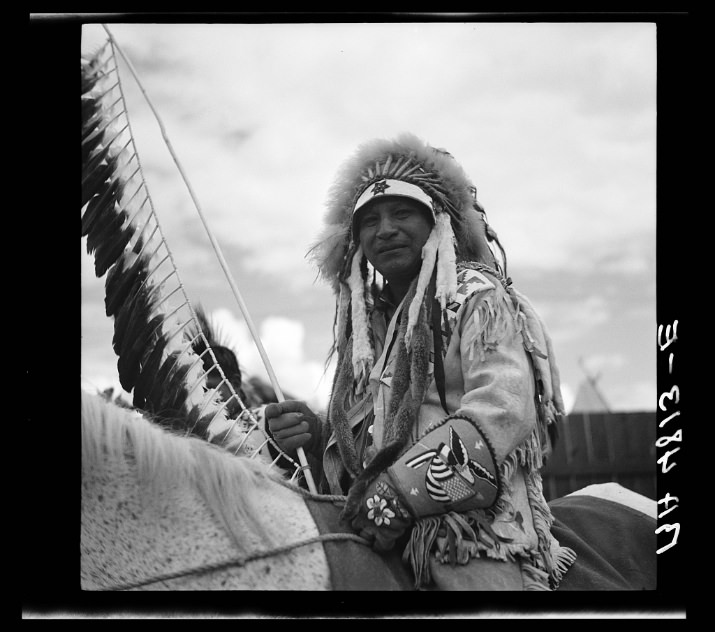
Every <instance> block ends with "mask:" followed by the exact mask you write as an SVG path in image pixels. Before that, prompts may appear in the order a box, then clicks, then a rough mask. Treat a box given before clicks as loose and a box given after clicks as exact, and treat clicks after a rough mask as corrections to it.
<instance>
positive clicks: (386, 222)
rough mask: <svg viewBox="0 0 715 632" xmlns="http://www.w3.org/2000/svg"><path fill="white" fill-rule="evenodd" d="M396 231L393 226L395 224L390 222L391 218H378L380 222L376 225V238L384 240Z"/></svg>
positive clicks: (395, 227)
mask: <svg viewBox="0 0 715 632" xmlns="http://www.w3.org/2000/svg"><path fill="white" fill-rule="evenodd" d="M396 231H397V226H396V225H395V222H393V221H392V218H391V217H389V216H385V217H381V218H380V221H379V222H378V224H377V236H378V237H382V238H383V239H384V238H385V237H389V236H390V235H393V234H394V233H395V232H396Z"/></svg>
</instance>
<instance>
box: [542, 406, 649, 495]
mask: <svg viewBox="0 0 715 632" xmlns="http://www.w3.org/2000/svg"><path fill="white" fill-rule="evenodd" d="M655 441H656V414H655V412H634V413H573V414H571V415H568V417H566V418H564V419H563V421H562V423H561V424H560V426H559V439H558V441H557V443H556V448H555V450H554V453H553V454H552V455H551V458H550V459H549V461H548V462H547V464H546V466H545V467H544V469H543V470H542V477H543V480H544V496H545V497H546V499H547V500H553V499H554V498H559V497H560V496H565V495H566V494H569V493H571V492H573V491H576V490H577V489H580V488H582V487H585V486H586V485H591V484H592V483H607V482H609V481H613V482H616V483H620V484H621V485H623V486H624V487H627V488H628V489H631V490H633V491H634V492H638V493H639V494H643V495H644V496H648V497H649V498H652V499H654V500H656V448H655Z"/></svg>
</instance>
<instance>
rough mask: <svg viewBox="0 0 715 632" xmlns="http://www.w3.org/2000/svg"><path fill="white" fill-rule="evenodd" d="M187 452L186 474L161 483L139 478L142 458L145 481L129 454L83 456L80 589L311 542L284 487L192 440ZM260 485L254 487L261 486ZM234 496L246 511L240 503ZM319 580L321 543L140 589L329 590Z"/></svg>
mask: <svg viewBox="0 0 715 632" xmlns="http://www.w3.org/2000/svg"><path fill="white" fill-rule="evenodd" d="M116 423H121V420H116ZM135 423H137V424H140V425H141V424H146V423H148V422H146V420H143V419H138V420H135ZM160 439H162V440H165V441H168V442H176V441H179V442H181V444H180V447H181V448H182V449H183V448H185V446H186V445H188V442H189V440H188V439H186V440H182V439H178V438H176V437H171V436H169V435H166V436H165V437H160ZM191 453H192V454H193V455H194V456H195V457H196V459H197V460H196V463H195V466H194V470H193V473H192V474H190V475H188V476H175V477H173V478H172V477H171V476H169V477H158V478H159V479H161V480H163V481H166V482H168V484H163V483H162V484H157V483H156V478H155V479H154V482H153V483H152V480H151V479H148V478H147V476H146V475H147V470H146V463H144V461H145V458H144V457H142V458H141V459H139V460H140V461H141V462H142V464H143V468H144V472H143V476H144V477H142V476H140V474H139V472H138V471H137V470H138V468H137V462H136V460H135V458H134V456H133V453H130V454H129V455H128V458H125V456H126V455H121V454H119V453H117V452H116V451H114V452H112V451H106V452H105V457H106V458H105V459H104V460H103V461H101V462H92V461H90V460H89V459H88V463H86V464H85V465H86V466H85V467H83V470H82V474H83V477H82V529H81V550H82V556H81V558H82V585H83V587H84V588H86V589H97V588H101V587H111V586H117V585H120V584H122V583H125V582H133V581H137V580H140V579H144V578H150V577H157V576H161V575H165V574H167V573H174V572H178V571H181V570H185V569H189V568H195V567H200V566H204V565H206V564H212V563H219V562H226V561H228V560H231V559H235V558H237V557H239V556H246V555H249V556H250V555H253V554H255V553H257V552H259V551H272V550H274V549H275V547H276V545H277V544H280V545H285V544H290V543H294V542H301V541H304V540H306V539H307V538H310V537H312V536H316V535H318V532H317V528H316V526H315V523H314V522H313V520H312V517H311V515H310V512H309V510H308V509H307V507H306V505H305V502H304V501H303V498H302V496H300V495H299V494H298V493H296V492H295V491H293V490H292V489H288V488H286V487H285V486H283V485H281V484H279V483H276V482H273V481H268V480H266V479H265V478H261V477H258V479H251V477H249V476H247V474H246V473H247V472H248V468H243V467H233V468H231V467H224V466H225V465H226V462H227V461H228V462H229V463H228V465H229V466H230V465H231V463H234V465H236V466H242V465H243V462H236V461H235V459H236V458H238V457H230V456H229V455H228V454H225V453H222V452H220V451H218V450H217V449H216V448H214V447H212V446H209V445H208V444H206V445H204V444H201V443H200V442H198V441H197V440H193V441H192V443H191ZM185 454H186V451H185ZM232 472H233V474H232ZM242 473H243V476H242ZM239 479H240V480H239ZM259 480H263V483H262V485H261V486H260V487H258V484H257V481H259ZM247 485H254V486H257V489H254V490H253V494H252V495H250V494H249V495H245V494H243V491H245V489H242V488H245V487H246V486H247ZM225 492H228V495H226V494H225ZM239 492H240V493H239ZM241 499H243V503H244V504H246V505H251V506H250V508H247V507H246V506H242V505H240V504H239V503H241ZM271 529H272V530H273V531H274V534H275V535H276V537H275V538H274V542H273V543H270V542H267V541H266V539H265V532H266V531H270V530H271ZM328 580H329V574H328V570H327V562H326V561H325V556H324V553H323V550H322V545H321V544H316V545H310V546H303V547H300V548H297V549H295V551H293V552H290V553H288V554H287V555H275V556H271V557H268V558H267V559H263V560H260V559H259V560H257V561H252V562H250V563H248V564H246V565H244V566H241V567H233V568H230V569H228V570H226V571H222V572H214V573H209V574H204V575H199V576H197V575H193V576H191V577H188V578H184V579H177V580H174V581H172V582H170V583H169V584H167V585H166V586H164V585H157V584H152V585H150V586H149V588H150V589H157V588H161V587H168V588H171V589H181V588H191V589H205V590H210V589H232V590H249V589H264V590H270V589H291V588H293V589H294V588H296V587H305V588H307V589H321V588H327V587H328V586H327V583H328Z"/></svg>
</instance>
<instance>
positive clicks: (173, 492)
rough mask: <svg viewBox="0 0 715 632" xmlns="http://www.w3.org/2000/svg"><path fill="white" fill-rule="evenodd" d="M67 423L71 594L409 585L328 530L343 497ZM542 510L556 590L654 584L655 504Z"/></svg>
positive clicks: (632, 497) (219, 451)
mask: <svg viewBox="0 0 715 632" xmlns="http://www.w3.org/2000/svg"><path fill="white" fill-rule="evenodd" d="M81 417H82V419H81V425H82V468H81V472H82V482H81V486H82V494H81V500H82V510H81V534H80V553H81V555H80V558H81V563H80V574H81V587H82V589H83V590H87V591H119V590H132V591H142V590H152V591H164V590H172V591H188V590H202V591H207V590H208V591H213V590H222V591H226V590H271V591H274V590H314V591H328V590H344V591H347V590H379V591H387V590H389V591H409V590H414V586H413V582H412V578H411V576H410V573H409V572H408V571H407V569H406V568H405V567H404V566H402V564H401V562H400V559H399V556H398V555H397V554H388V555H385V556H383V555H380V554H378V553H376V552H374V551H373V550H372V549H371V548H370V547H369V546H366V543H365V541H364V540H362V539H361V538H359V537H358V536H356V535H355V534H354V533H352V532H351V531H350V529H349V528H347V527H346V525H342V524H341V523H340V522H339V514H340V511H341V508H342V502H343V501H344V498H343V497H334V496H323V495H316V494H312V493H310V492H308V491H306V490H304V489H302V488H301V487H299V486H297V485H295V484H293V483H291V482H290V481H288V480H286V478H285V477H284V475H283V474H281V472H280V471H279V470H278V469H277V468H275V467H270V464H268V463H266V462H264V461H261V460H259V459H251V458H247V457H245V456H237V455H234V454H232V453H231V452H229V451H227V450H225V449H223V448H222V447H220V446H218V445H214V444H211V443H208V442H206V441H204V440H202V439H200V438H198V437H194V436H190V435H182V434H180V433H179V432H178V431H175V430H171V429H169V428H165V427H162V426H159V425H157V424H155V423H153V422H152V421H151V419H150V418H148V417H147V416H145V415H143V414H141V413H140V412H138V411H136V410H132V409H128V408H123V407H119V406H116V405H114V404H112V403H111V402H108V401H107V400H106V399H103V398H101V397H99V396H96V395H91V394H88V393H86V392H84V391H83V392H82V415H81ZM598 496H600V498H599V497H598ZM550 505H551V508H552V511H553V513H554V516H555V520H554V524H553V527H552V528H553V531H554V533H555V535H556V536H557V538H558V539H559V541H560V542H561V544H562V545H564V546H569V547H571V548H572V549H573V550H574V551H575V552H576V555H577V558H576V562H575V563H574V564H573V566H572V567H571V568H570V569H569V570H568V571H567V572H566V574H565V576H564V578H563V579H562V581H561V584H560V586H559V588H558V590H560V591H569V590H571V591H573V590H644V589H645V590H653V589H655V587H656V563H655V559H656V555H655V546H656V543H655V534H654V530H655V526H656V519H655V512H656V506H655V501H652V500H650V499H647V498H645V497H643V496H640V495H638V494H635V493H634V492H631V491H629V490H626V489H625V488H622V487H620V486H619V485H616V484H606V485H596V486H590V487H589V488H585V489H583V490H580V491H579V492H577V493H574V494H571V495H569V496H566V497H564V498H561V499H557V500H555V501H552V503H550Z"/></svg>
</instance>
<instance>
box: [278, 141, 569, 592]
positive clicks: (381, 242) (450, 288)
mask: <svg viewBox="0 0 715 632" xmlns="http://www.w3.org/2000/svg"><path fill="white" fill-rule="evenodd" d="M492 245H493V246H495V250H494V251H492ZM497 253H498V256H497ZM311 256H312V257H313V259H314V261H315V262H316V264H317V266H318V269H319V271H320V273H321V276H322V277H323V278H324V279H325V280H327V281H328V282H329V283H330V284H331V286H332V288H333V290H334V292H335V296H336V302H337V306H336V318H335V330H334V346H333V352H334V353H336V354H337V369H336V374H335V378H334V383H333V389H332V393H331V398H330V403H329V406H328V410H327V415H326V417H325V419H322V417H321V418H319V417H318V416H316V415H315V414H314V413H313V412H312V411H310V409H308V407H307V406H306V405H305V404H304V403H303V402H297V401H285V402H281V403H278V404H269V405H268V406H267V407H266V410H265V417H266V424H267V430H268V432H269V433H271V434H272V436H273V438H274V439H275V441H276V442H277V443H278V445H279V446H280V447H281V448H282V449H283V450H284V451H286V453H288V454H292V453H294V452H295V450H296V449H297V448H298V447H303V448H304V449H305V451H306V453H307V454H308V456H309V461H310V463H311V466H312V467H311V469H312V470H313V472H314V473H316V478H317V479H318V480H319V481H320V486H321V491H322V492H324V493H331V494H339V495H346V496H347V498H346V503H345V508H344V510H343V514H342V515H343V517H344V519H345V520H346V521H348V522H349V524H350V525H351V526H352V528H353V529H354V530H355V531H356V532H357V533H359V534H360V535H362V536H363V537H364V538H366V539H368V540H369V541H370V542H371V543H372V545H373V547H374V548H375V549H376V550H378V551H383V552H386V551H394V550H395V549H396V548H397V549H399V550H402V559H403V560H404V561H405V562H406V563H407V564H409V566H410V567H411V569H412V572H413V574H414V577H415V583H416V586H417V587H426V588H439V589H466V590H489V589H495V590H499V589H506V590H520V589H527V590H548V589H554V588H556V587H557V585H558V583H559V581H560V579H561V578H562V576H563V574H564V573H565V572H566V570H567V569H568V567H569V566H570V564H571V563H572V562H573V560H574V557H575V556H574V553H573V552H572V551H571V550H570V549H567V548H563V547H561V546H560V545H559V543H558V542H557V541H556V540H555V539H554V537H553V536H552V534H551V530H550V527H551V523H552V517H551V513H550V510H549V507H548V505H547V503H546V501H545V499H544V496H543V492H542V483H541V476H540V474H539V470H540V468H541V466H542V464H543V461H544V458H545V456H546V454H547V453H548V450H549V446H550V435H551V434H552V433H551V432H550V430H552V429H553V428H554V427H555V423H556V422H557V420H558V418H559V417H560V416H561V415H562V414H563V402H562V400H561V394H560V386H559V377H558V371H557V368H556V365H555V362H554V357H553V350H552V346H551V342H550V338H549V336H548V334H547V332H546V330H545V328H544V326H543V323H542V321H541V320H540V318H539V317H538V315H537V314H536V313H535V312H534V310H533V308H532V307H531V305H530V303H529V302H528V300H527V299H526V298H525V297H524V296H523V295H521V294H520V293H518V292H517V291H516V290H515V289H514V288H513V287H512V285H511V280H510V279H508V278H507V277H506V257H505V255H504V251H503V249H502V248H501V245H500V244H499V242H498V240H497V238H496V234H495V233H494V231H493V230H492V229H491V227H490V226H489V225H488V224H487V222H486V214H485V212H484V209H483V208H482V207H481V206H480V204H479V203H478V202H477V199H476V189H475V187H474V186H473V185H472V183H471V182H470V180H469V179H468V178H467V176H466V175H465V173H464V171H463V170H462V168H461V167H460V166H459V165H458V164H457V162H456V161H455V160H454V159H453V158H452V156H451V155H450V154H448V153H447V152H446V151H443V150H438V149H435V148H434V147H431V146H429V145H427V144H425V143H424V142H423V141H421V140H420V139H418V138H417V137H415V136H413V135H410V134H403V135H402V136H400V137H398V138H397V139H395V140H375V141H372V142H370V143H366V144H364V145H363V146H361V147H360V148H359V149H358V151H357V152H356V154H355V155H354V156H353V157H352V158H351V159H350V160H349V161H348V162H347V163H346V164H345V165H344V167H343V168H342V170H341V171H340V173H339V174H338V178H337V181H336V183H335V184H334V186H333V189H332V190H331V195H330V199H329V203H328V213H327V215H326V226H325V228H324V230H323V232H322V234H321V235H320V238H319V240H318V242H317V243H316V245H315V246H314V247H313V248H312V250H311Z"/></svg>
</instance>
